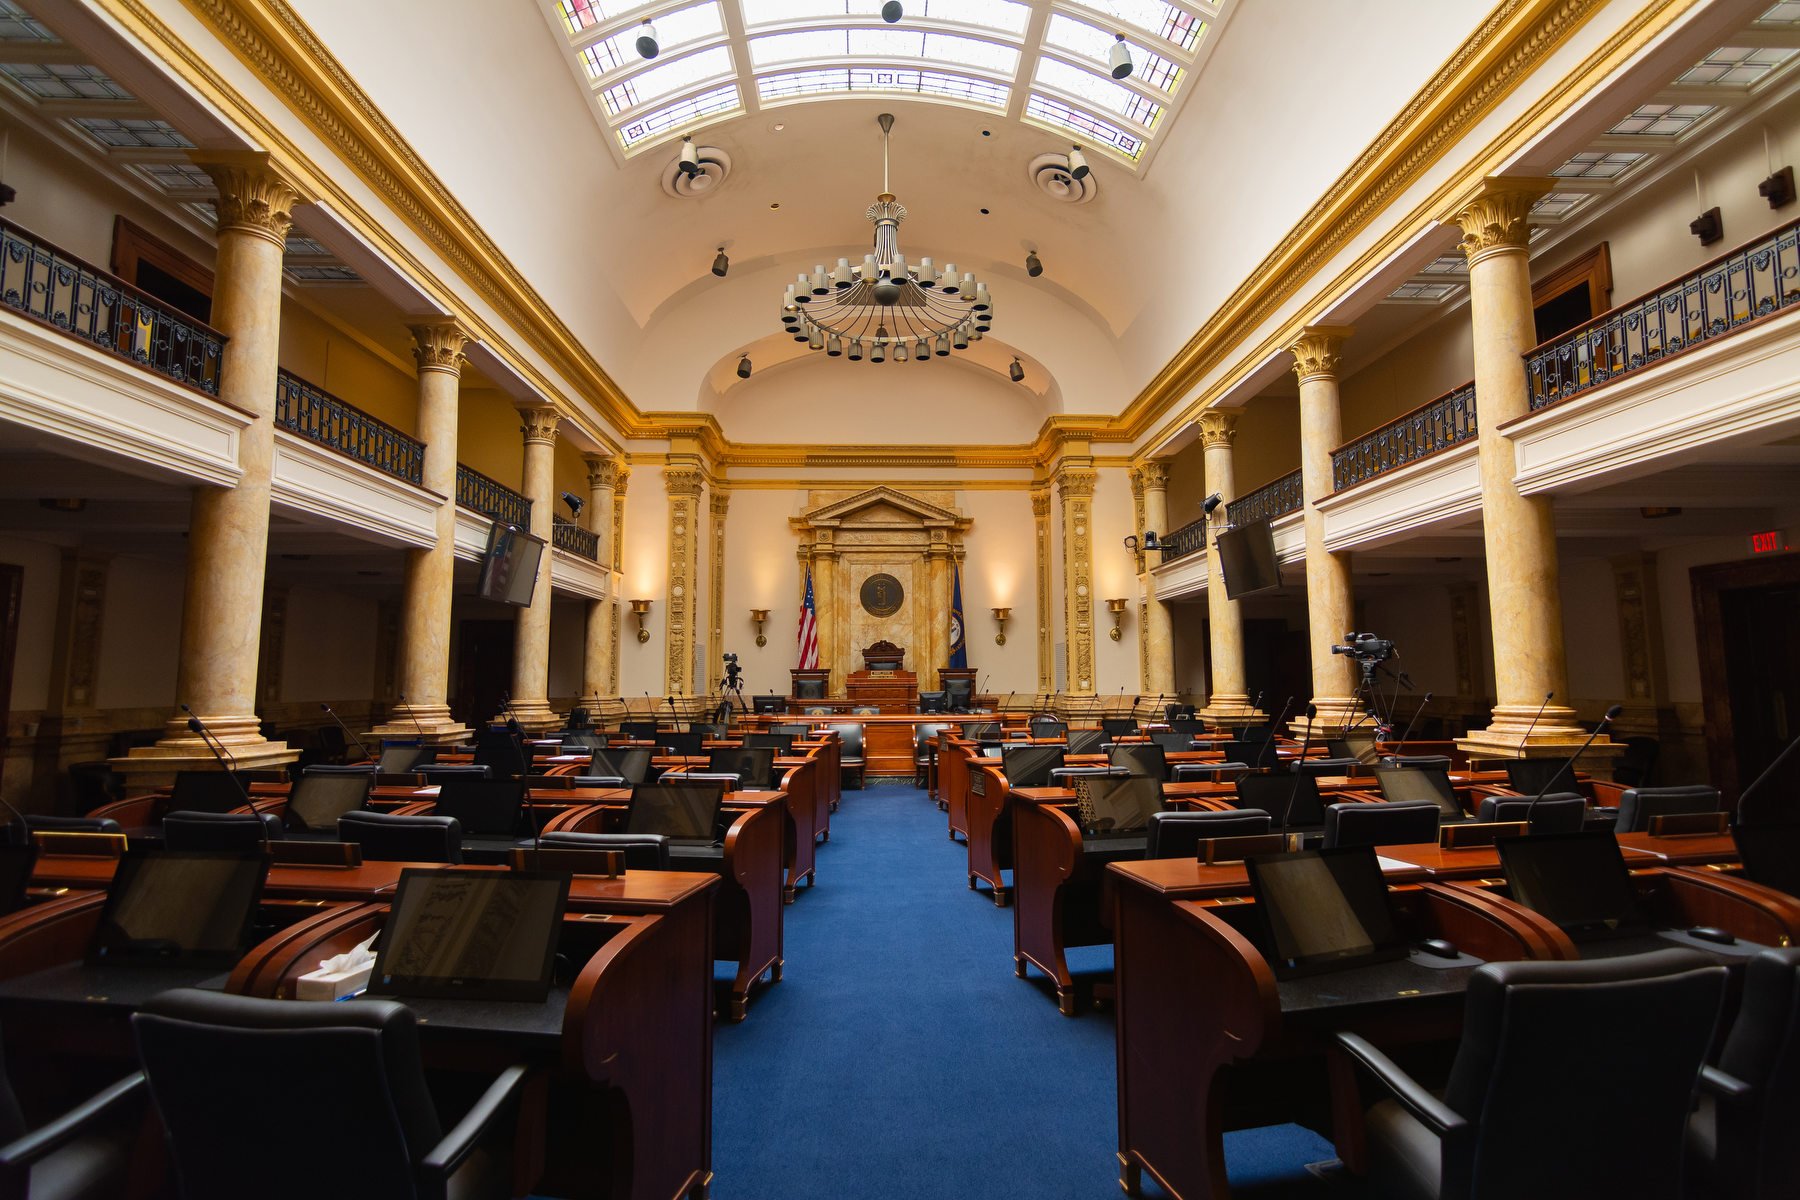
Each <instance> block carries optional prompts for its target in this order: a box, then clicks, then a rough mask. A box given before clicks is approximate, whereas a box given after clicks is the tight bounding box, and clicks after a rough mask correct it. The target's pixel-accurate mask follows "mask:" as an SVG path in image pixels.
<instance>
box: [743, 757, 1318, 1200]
mask: <svg viewBox="0 0 1800 1200" xmlns="http://www.w3.org/2000/svg"><path fill="white" fill-rule="evenodd" d="M819 879H820V882H819V884H818V886H816V887H813V888H810V889H808V888H802V889H801V894H800V896H799V899H798V901H797V902H796V903H794V904H793V905H791V906H790V907H789V908H788V909H787V915H786V955H785V956H786V962H787V970H786V978H785V979H784V980H783V981H782V982H781V983H779V984H776V985H774V986H773V987H769V986H766V985H765V986H764V987H762V988H761V990H759V991H758V992H757V993H756V994H755V995H754V996H753V997H752V999H751V1002H750V1018H749V1020H747V1021H745V1022H744V1023H743V1024H741V1025H723V1024H722V1025H720V1026H718V1031H717V1035H716V1041H715V1072H714V1080H713V1097H714V1100H713V1113H714V1117H713V1129H714V1143H713V1171H714V1176H715V1181H714V1186H713V1196H714V1197H715V1198H716V1200H774V1198H775V1197H783V1198H792V1200H814V1198H816V1200H827V1198H830V1200H843V1198H845V1197H883V1198H884V1200H887V1198H891V1200H911V1198H915V1197H916V1198H919V1200H944V1198H949V1197H958V1196H980V1197H985V1198H987V1200H1003V1198H1006V1197H1033V1198H1035V1200H1048V1198H1052V1197H1069V1198H1072V1200H1074V1198H1079V1200H1090V1198H1091V1200H1113V1198H1115V1197H1118V1196H1120V1195H1122V1193H1121V1192H1120V1191H1119V1185H1118V1175H1117V1170H1116V1166H1115V1158H1114V1155H1115V1152H1116V1150H1117V1136H1118V1126H1117V1115H1116V1109H1115V1105H1114V1098H1115V1076H1114V1070H1115V1068H1114V1057H1113V1024H1112V1019H1111V1015H1110V1010H1108V1011H1102V1012H1095V1011H1092V1010H1089V1011H1087V1012H1085V1013H1084V1014H1083V1015H1082V1016H1081V1017H1080V1018H1078V1019H1075V1020H1070V1019H1068V1018H1066V1017H1062V1016H1059V1015H1058V1014H1057V1011H1056V1005H1055V1003H1054V1002H1053V1001H1052V1000H1051V999H1050V996H1049V993H1048V991H1047V990H1045V989H1043V988H1041V987H1038V986H1033V985H1032V984H1027V983H1025V982H1022V981H1020V980H1019V979H1017V978H1015V977H1014V976H1013V972H1012V910H1011V909H1010V908H1004V909H1002V908H996V907H995V906H994V905H993V903H992V902H991V901H990V900H989V899H988V897H987V893H986V892H985V891H984V892H982V893H981V894H980V895H977V894H976V893H973V892H971V891H969V888H968V880H967V858H966V855H965V851H964V850H963V848H962V845H961V844H960V843H956V844H952V843H951V842H950V841H949V839H948V838H947V837H946V835H945V823H944V816H943V814H942V813H941V812H939V811H938V808H937V805H936V804H934V803H933V802H932V801H931V800H929V799H928V798H927V797H926V796H925V794H924V793H923V792H922V791H920V790H919V789H917V788H913V787H910V786H895V785H890V784H880V785H876V786H873V787H870V788H868V789H866V790H864V791H860V792H859V791H846V792H845V793H844V798H843V805H842V808H841V809H840V811H839V812H837V813H835V814H833V816H832V821H831V840H830V841H829V842H827V843H824V844H823V845H821V846H820V847H819ZM1096 955H1097V956H1098V957H1096ZM1109 961H1110V959H1109V954H1108V952H1107V951H1106V950H1104V949H1100V950H1089V951H1085V952H1081V951H1077V952H1075V953H1074V954H1073V955H1072V960H1071V965H1073V966H1075V967H1076V969H1077V971H1078V972H1079V970H1080V967H1081V966H1084V965H1087V966H1101V965H1105V964H1107V963H1108V962H1109ZM1033 977H1034V979H1036V978H1037V976H1036V973H1035V972H1034V973H1033ZM1227 1146H1228V1152H1229V1153H1230V1154H1231V1155H1232V1180H1233V1184H1234V1189H1235V1190H1236V1194H1237V1195H1240V1196H1245V1195H1250V1196H1258V1197H1273V1196H1275V1195H1276V1194H1277V1192H1276V1191H1275V1190H1273V1189H1269V1188H1262V1187H1251V1186H1247V1185H1253V1184H1255V1183H1259V1182H1262V1181H1264V1180H1268V1181H1270V1182H1277V1181H1279V1182H1280V1183H1296V1182H1297V1183H1299V1184H1300V1187H1299V1188H1297V1189H1292V1191H1291V1194H1295V1195H1300V1194H1305V1195H1315V1196H1320V1197H1326V1196H1331V1195H1333V1193H1334V1189H1326V1188H1323V1187H1321V1186H1320V1185H1319V1184H1317V1182H1316V1181H1313V1180H1312V1179H1311V1178H1310V1177H1309V1176H1307V1175H1306V1173H1305V1171H1304V1167H1303V1164H1304V1163H1305V1162H1307V1161H1308V1160H1309V1159H1311V1160H1316V1159H1322V1158H1328V1157H1330V1155H1331V1148H1330V1146H1329V1145H1328V1144H1326V1143H1325V1142H1323V1141H1321V1140H1319V1139H1318V1138H1315V1137H1313V1136H1312V1135H1311V1134H1308V1133H1305V1132H1304V1131H1301V1130H1296V1129H1292V1128H1284V1129H1281V1130H1271V1131H1260V1130H1259V1131H1254V1132H1250V1133H1245V1134H1238V1135H1231V1136H1230V1137H1228V1140H1227ZM1146 1194H1160V1193H1157V1192H1155V1190H1154V1185H1152V1184H1150V1183H1149V1182H1148V1181H1146ZM1280 1194H1282V1195H1287V1194H1290V1189H1289V1188H1288V1187H1281V1189H1280Z"/></svg>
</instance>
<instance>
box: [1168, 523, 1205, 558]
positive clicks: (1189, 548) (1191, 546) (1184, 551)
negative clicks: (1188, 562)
mask: <svg viewBox="0 0 1800 1200" xmlns="http://www.w3.org/2000/svg"><path fill="white" fill-rule="evenodd" d="M1206 524H1207V521H1206V518H1205V517H1201V518H1200V519H1199V520H1197V521H1189V522H1188V523H1187V524H1186V525H1183V526H1182V527H1181V528H1180V529H1177V530H1175V531H1174V532H1173V533H1171V534H1169V535H1168V536H1167V537H1165V538H1163V539H1162V560H1163V561H1164V562H1174V561H1175V560H1176V559H1178V558H1181V557H1183V556H1184V555H1188V554H1192V553H1194V552H1195V551H1196V550H1199V551H1204V550H1205V549H1206Z"/></svg>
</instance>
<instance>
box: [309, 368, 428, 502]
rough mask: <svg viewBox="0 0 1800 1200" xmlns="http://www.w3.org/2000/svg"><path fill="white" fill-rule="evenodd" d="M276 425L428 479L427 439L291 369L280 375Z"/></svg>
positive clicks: (415, 479) (379, 466)
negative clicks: (373, 414)
mask: <svg viewBox="0 0 1800 1200" xmlns="http://www.w3.org/2000/svg"><path fill="white" fill-rule="evenodd" d="M275 424H276V425H277V426H279V427H280V428H282V429H285V430H287V431H288V432H289V433H293V434H296V435H298V436H300V437H303V438H305V439H306V440H307V441H309V442H316V443H317V444H319V445H321V446H324V447H326V448H327V449H330V450H335V451H337V452H338V453H339V454H342V455H344V456H345V457H347V458H353V459H355V460H356V461H357V462H360V463H365V464H367V465H368V466H371V467H374V468H375V469H376V470H377V471H381V472H384V473H385V474H388V475H392V476H393V477H394V478H395V479H399V480H402V481H404V482H406V483H411V484H418V483H421V482H422V481H423V479H424V471H425V445H424V443H423V442H419V441H416V440H414V439H413V438H410V437H408V436H407V435H406V434H404V433H401V432H400V431H399V430H398V429H395V428H394V427H393V426H392V425H389V424H387V423H386V422H385V421H378V420H376V419H375V418H374V417H371V416H370V415H369V414H368V413H366V412H363V411H362V410H361V409H359V408H357V407H355V406H354V405H350V404H346V403H345V402H344V401H342V400H340V399H338V398H337V397H336V396H333V395H332V394H331V393H330V392H327V391H325V390H323V389H322V388H316V387H314V386H313V385H312V384H310V383H308V382H306V381H305V380H304V379H301V378H300V377H299V376H297V375H290V374H289V373H288V372H286V371H282V372H280V373H279V374H278V375H277V376H276V381H275Z"/></svg>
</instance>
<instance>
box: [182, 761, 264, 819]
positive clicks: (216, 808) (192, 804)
mask: <svg viewBox="0 0 1800 1200" xmlns="http://www.w3.org/2000/svg"><path fill="white" fill-rule="evenodd" d="M246 790H247V789H246V788H245V786H244V784H243V783H242V782H241V781H240V780H239V779H238V778H237V777H236V776H235V775H232V774H230V773H229V772H226V771H177V772H176V773H175V785H174V787H172V788H170V789H169V811H170V812H207V813H225V812H230V811H232V810H233V809H237V808H242V807H244V792H245V791H246Z"/></svg>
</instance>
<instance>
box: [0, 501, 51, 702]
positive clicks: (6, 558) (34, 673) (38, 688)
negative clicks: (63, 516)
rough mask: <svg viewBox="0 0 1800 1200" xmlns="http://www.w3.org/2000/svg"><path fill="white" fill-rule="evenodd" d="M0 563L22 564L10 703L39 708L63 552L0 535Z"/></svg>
mask: <svg viewBox="0 0 1800 1200" xmlns="http://www.w3.org/2000/svg"><path fill="white" fill-rule="evenodd" d="M0 563H9V564H11V565H13V566H20V567H24V568H25V584H24V596H23V598H22V606H21V608H20V612H19V642H18V648H17V650H16V651H15V656H14V659H13V682H12V702H11V706H10V707H11V708H12V709H13V710H15V711H16V710H19V709H42V708H43V707H44V706H45V705H46V704H47V703H48V702H49V680H50V646H51V643H52V642H54V641H55V640H56V597H57V592H58V589H59V587H60V583H59V579H58V576H59V574H60V572H61V570H62V566H61V564H62V555H61V553H60V551H58V550H57V548H56V547H55V546H52V545H49V544H47V543H45V542H33V541H27V540H25V539H23V538H12V537H4V536H0Z"/></svg>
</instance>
